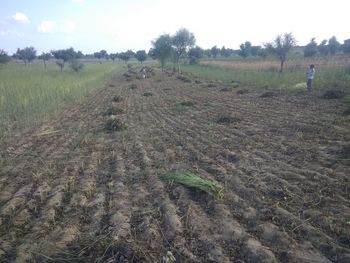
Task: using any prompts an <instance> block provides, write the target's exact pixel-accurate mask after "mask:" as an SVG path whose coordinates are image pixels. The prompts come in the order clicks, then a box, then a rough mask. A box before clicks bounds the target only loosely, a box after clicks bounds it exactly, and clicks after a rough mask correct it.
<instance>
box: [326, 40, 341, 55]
mask: <svg viewBox="0 0 350 263" xmlns="http://www.w3.org/2000/svg"><path fill="white" fill-rule="evenodd" d="M340 46H341V45H340V43H339V42H338V40H337V38H336V37H335V36H332V37H331V38H330V39H329V40H328V50H329V53H330V54H331V55H334V54H335V53H337V51H339V50H340Z"/></svg>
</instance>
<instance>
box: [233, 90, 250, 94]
mask: <svg viewBox="0 0 350 263" xmlns="http://www.w3.org/2000/svg"><path fill="white" fill-rule="evenodd" d="M236 93H237V94H240V95H242V94H247V93H249V90H247V89H240V90H237V92H236Z"/></svg>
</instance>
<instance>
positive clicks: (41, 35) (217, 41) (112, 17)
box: [0, 0, 350, 54]
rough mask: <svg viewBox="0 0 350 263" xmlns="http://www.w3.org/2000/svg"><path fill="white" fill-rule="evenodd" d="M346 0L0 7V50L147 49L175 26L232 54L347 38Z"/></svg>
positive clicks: (2, 2)
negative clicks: (280, 41)
mask: <svg viewBox="0 0 350 263" xmlns="http://www.w3.org/2000/svg"><path fill="white" fill-rule="evenodd" d="M349 10H350V1H348V0H327V1H323V0H318V1H314V0H288V1H285V0H231V1H230V0H214V1H209V0H202V1H200V0H199V1H197V0H195V1H193V0H192V1H191V0H176V1H174V0H173V1H170V0H163V1H161V0H148V1H147V0H124V1H121V0H0V49H4V50H5V51H7V52H8V53H10V54H12V53H13V52H15V51H16V49H17V48H24V47H26V46H34V47H35V48H36V49H37V50H38V53H41V52H43V51H45V52H47V51H50V50H52V49H61V48H69V47H74V49H76V50H81V51H82V52H83V53H92V52H94V51H99V50H101V49H106V50H107V51H108V52H109V53H110V52H120V51H126V50H127V49H132V50H134V51H137V50H140V49H146V51H148V49H149V48H150V47H151V41H152V40H154V39H155V38H156V37H158V36H159V35H161V34H162V33H169V34H174V33H175V32H176V31H177V30H178V29H180V28H181V27H185V28H187V29H189V30H190V31H191V32H193V33H194V35H195V37H196V39H197V45H199V46H201V47H202V48H211V47H212V46H214V45H217V46H218V47H220V48H221V47H222V46H225V47H226V48H234V49H237V48H238V47H239V45H240V44H241V43H243V42H245V41H250V42H251V43H252V44H253V45H261V44H262V43H265V42H269V41H272V40H273V39H274V38H275V36H276V35H277V34H282V33H285V32H292V33H293V34H294V36H295V37H296V39H297V41H298V44H299V45H305V44H307V43H308V42H309V41H310V39H311V38H312V37H315V38H316V41H317V42H318V43H319V42H321V41H322V40H323V39H329V38H330V37H331V36H333V35H335V36H336V37H337V39H338V41H339V42H341V43H343V41H344V39H348V38H350V29H349V21H350V20H349Z"/></svg>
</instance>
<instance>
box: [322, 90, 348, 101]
mask: <svg viewBox="0 0 350 263" xmlns="http://www.w3.org/2000/svg"><path fill="white" fill-rule="evenodd" d="M344 96H345V92H344V91H342V90H327V91H326V92H325V93H324V94H323V96H322V98H324V99H326V100H330V99H341V98H343V97H344Z"/></svg>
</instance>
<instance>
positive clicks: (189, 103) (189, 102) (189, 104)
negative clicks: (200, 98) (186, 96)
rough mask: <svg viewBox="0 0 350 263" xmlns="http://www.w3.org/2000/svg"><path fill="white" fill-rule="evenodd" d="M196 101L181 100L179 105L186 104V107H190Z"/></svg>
mask: <svg viewBox="0 0 350 263" xmlns="http://www.w3.org/2000/svg"><path fill="white" fill-rule="evenodd" d="M195 104H196V103H195V102H194V101H182V102H180V105H181V106H186V107H192V106H194V105H195Z"/></svg>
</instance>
